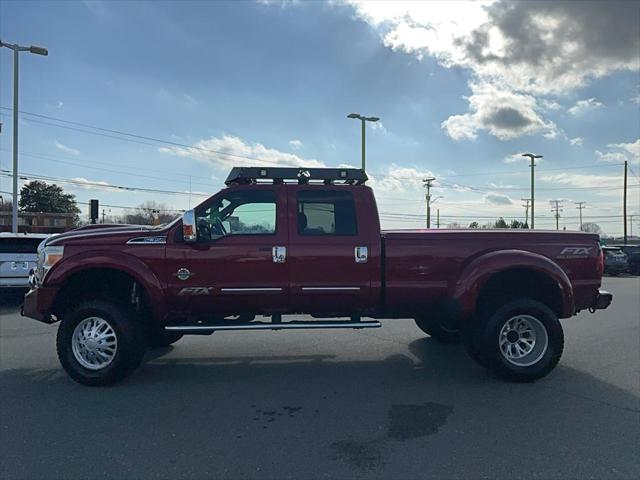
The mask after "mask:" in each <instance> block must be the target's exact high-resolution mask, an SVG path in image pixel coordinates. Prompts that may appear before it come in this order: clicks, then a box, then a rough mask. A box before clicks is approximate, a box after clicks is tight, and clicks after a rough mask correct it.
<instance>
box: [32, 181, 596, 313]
mask: <svg viewBox="0 0 640 480" xmlns="http://www.w3.org/2000/svg"><path fill="white" fill-rule="evenodd" d="M243 189H250V190H255V189H263V190H271V191H273V192H274V193H275V196H276V201H277V209H276V233H275V234H251V235H229V236H225V237H222V238H219V239H217V240H212V241H210V242H209V241H208V242H206V243H204V242H202V243H195V244H189V243H185V242H184V241H183V240H182V236H181V231H182V223H181V221H177V222H175V223H173V224H172V225H169V226H167V227H165V228H154V229H149V228H140V227H133V226H125V227H113V226H103V227H101V228H83V229H80V230H78V231H75V232H69V233H68V234H64V235H60V236H58V237H52V239H50V241H49V243H48V244H54V245H64V247H65V249H64V257H63V259H62V260H61V261H59V262H58V263H57V264H56V265H55V266H54V267H53V268H52V269H51V270H50V272H49V273H48V274H47V276H46V277H45V279H44V282H43V285H42V286H43V287H44V288H40V289H39V290H40V292H45V291H46V299H42V300H41V298H45V293H42V294H40V293H38V294H34V293H30V294H29V297H28V301H27V302H26V305H25V314H26V315H29V316H32V317H34V318H38V317H40V318H44V317H47V316H48V315H50V314H51V308H52V305H53V301H54V300H53V298H54V297H55V292H56V291H57V290H58V289H59V288H60V287H61V286H62V285H63V284H64V282H66V281H67V280H68V279H69V278H70V277H71V276H73V275H74V274H75V273H77V272H80V271H83V270H86V269H89V268H110V269H116V270H121V271H123V272H126V273H128V274H129V275H131V276H132V277H133V278H134V279H135V280H136V281H137V282H138V283H139V284H140V285H141V286H142V287H144V289H145V291H146V292H147V295H148V298H149V300H150V304H151V307H152V313H153V316H154V318H155V319H156V320H157V321H167V320H170V319H172V318H184V317H185V316H189V315H207V314H215V315H231V314H243V313H246V314H270V313H299V312H302V313H310V314H314V315H319V316H327V315H360V314H366V315H370V316H377V317H406V316H416V315H423V314H427V313H428V312H429V311H430V309H433V308H435V307H436V306H437V305H438V304H439V303H440V302H442V301H443V300H452V301H454V302H455V303H456V304H457V305H459V307H460V315H461V319H464V318H466V317H468V316H470V315H471V314H472V313H473V311H474V309H475V306H476V301H477V298H478V294H479V292H480V291H481V289H482V287H483V285H484V284H485V283H486V282H487V281H488V280H489V278H491V276H492V275H493V274H495V273H498V272H503V271H506V270H509V269H513V268H524V269H530V270H532V271H535V272H539V273H542V274H544V275H546V276H547V277H548V278H550V279H552V280H553V281H554V282H555V284H556V285H557V288H558V289H559V291H560V292H561V297H562V301H561V307H560V309H561V311H560V312H559V314H560V316H563V317H568V316H571V315H573V314H574V313H575V312H576V311H577V310H581V309H586V308H588V307H590V306H591V305H592V304H593V302H594V301H595V299H596V297H597V294H598V287H599V286H600V281H601V278H600V273H599V272H598V256H599V252H600V249H599V246H598V236H597V235H593V234H587V233H579V232H556V231H553V232H549V231H529V230H515V231H514V230H406V231H385V232H382V233H381V232H380V224H379V220H378V211H377V206H376V202H375V198H374V196H373V192H372V190H371V189H370V188H369V187H366V186H362V185H358V186H356V185H354V186H332V185H312V186H310V185H298V184H296V185H291V184H286V185H285V184H283V185H272V184H268V185H242V186H233V187H229V188H226V189H223V190H222V191H221V192H219V193H218V194H216V195H214V196H213V197H211V198H210V199H208V200H206V201H205V202H203V204H201V205H200V206H199V207H201V206H206V205H208V204H209V203H210V202H213V201H215V200H216V198H219V196H220V195H224V194H225V192H226V193H229V192H231V191H237V190H243ZM306 190H337V191H348V192H350V193H351V195H352V196H353V199H354V202H355V210H356V214H357V233H355V234H354V235H322V236H305V235H301V234H299V233H298V228H297V221H298V217H297V213H298V211H297V208H298V207H297V194H298V192H302V191H306ZM199 207H196V208H199ZM140 237H166V244H165V243H149V244H146V243H138V244H128V243H127V242H128V241H129V240H131V239H132V238H140ZM275 246H280V247H285V248H286V250H287V255H286V261H285V262H284V263H274V262H273V259H272V248H273V247H275ZM356 247H367V249H368V259H367V262H366V263H356V261H355V248H356ZM182 268H184V269H188V270H189V272H190V276H189V278H188V279H182V280H181V279H180V278H179V277H178V276H177V273H178V271H179V270H180V269H182ZM194 292H199V293H203V292H204V294H197V295H196V294H194ZM36 297H37V301H35V300H34V299H35V298H36ZM27 304H28V308H27Z"/></svg>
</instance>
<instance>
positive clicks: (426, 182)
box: [422, 177, 435, 228]
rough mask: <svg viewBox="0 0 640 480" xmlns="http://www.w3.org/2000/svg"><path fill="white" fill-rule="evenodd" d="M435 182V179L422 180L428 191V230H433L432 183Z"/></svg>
mask: <svg viewBox="0 0 640 480" xmlns="http://www.w3.org/2000/svg"><path fill="white" fill-rule="evenodd" d="M434 180H435V178H434V177H429V178H425V179H423V180H422V183H424V188H426V189H427V194H426V195H425V200H426V201H427V228H431V183H432V182H433V181H434Z"/></svg>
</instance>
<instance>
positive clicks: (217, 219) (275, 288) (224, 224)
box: [165, 183, 380, 316]
mask: <svg viewBox="0 0 640 480" xmlns="http://www.w3.org/2000/svg"><path fill="white" fill-rule="evenodd" d="M192 218H193V222H194V223H193V225H192V226H191V227H190V228H192V231H194V232H196V233H195V235H193V237H192V238H188V236H187V240H188V241H185V236H184V233H183V232H180V231H177V235H174V236H169V237H168V238H167V246H166V264H165V266H166V268H167V269H168V271H169V272H170V273H171V275H170V276H169V277H168V278H167V293H168V296H169V300H170V302H171V305H170V308H171V309H172V310H175V312H176V314H183V315H184V314H187V315H188V314H203V315H204V314H206V313H211V312H216V313H217V314H221V315H234V314H265V315H270V314H274V313H279V314H286V313H296V312H305V313H311V314H314V315H326V316H352V315H364V314H366V313H372V312H373V310H374V308H375V307H376V306H377V303H378V301H379V298H380V278H379V276H380V269H379V263H380V227H379V223H378V212H377V209H376V203H375V198H374V196H373V192H372V191H371V189H370V188H369V187H367V186H365V185H352V186H350V188H345V187H344V186H342V185H324V184H323V185H313V184H309V183H303V184H293V185H291V184H285V183H275V184H274V183H271V184H231V185H230V186H229V187H227V188H226V189H223V190H222V191H220V192H219V193H218V194H216V195H214V196H213V197H211V198H210V199H208V200H207V201H205V202H204V203H202V204H201V205H199V206H198V207H196V208H195V209H194V211H193V217H192ZM181 233H182V235H181Z"/></svg>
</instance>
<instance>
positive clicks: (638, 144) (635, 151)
mask: <svg viewBox="0 0 640 480" xmlns="http://www.w3.org/2000/svg"><path fill="white" fill-rule="evenodd" d="M609 147H610V148H619V149H622V150H625V151H627V152H629V153H630V154H631V155H632V156H633V157H635V158H636V160H638V159H639V158H640V138H638V139H637V140H636V141H635V142H632V143H612V144H610V145H609Z"/></svg>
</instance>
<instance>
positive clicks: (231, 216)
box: [196, 190, 276, 241]
mask: <svg viewBox="0 0 640 480" xmlns="http://www.w3.org/2000/svg"><path fill="white" fill-rule="evenodd" d="M196 221H197V230H198V240H201V241H207V240H212V239H215V238H219V237H222V236H226V235H273V234H275V233H276V195H275V192H273V191H269V190H263V191H260V190H256V191H250V190H244V191H236V192H233V191H231V192H229V193H227V194H226V195H224V196H223V197H220V198H218V199H216V200H215V201H214V202H213V203H212V204H209V205H208V206H206V207H205V208H203V209H201V210H197V211H196Z"/></svg>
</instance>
